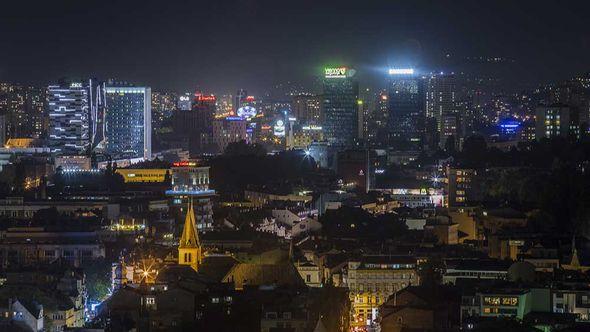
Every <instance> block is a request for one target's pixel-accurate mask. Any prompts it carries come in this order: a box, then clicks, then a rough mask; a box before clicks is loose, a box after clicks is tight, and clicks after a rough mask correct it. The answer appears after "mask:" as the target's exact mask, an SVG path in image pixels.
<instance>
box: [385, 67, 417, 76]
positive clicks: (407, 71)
mask: <svg viewBox="0 0 590 332" xmlns="http://www.w3.org/2000/svg"><path fill="white" fill-rule="evenodd" d="M389 75H414V68H391V69H389Z"/></svg>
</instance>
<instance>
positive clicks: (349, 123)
mask: <svg viewBox="0 0 590 332" xmlns="http://www.w3.org/2000/svg"><path fill="white" fill-rule="evenodd" d="M354 74H355V70H354V69H350V68H346V67H338V68H325V69H324V84H323V85H324V89H323V90H324V91H323V96H322V114H323V116H324V125H323V127H324V137H325V138H326V140H327V141H328V142H329V143H330V144H332V145H334V146H340V147H350V146H353V145H354V141H355V139H356V138H357V137H358V98H359V87H358V83H357V81H356V80H355V79H354Z"/></svg>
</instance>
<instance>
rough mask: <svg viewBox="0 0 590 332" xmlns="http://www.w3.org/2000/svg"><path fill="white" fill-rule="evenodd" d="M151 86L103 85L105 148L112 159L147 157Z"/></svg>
mask: <svg viewBox="0 0 590 332" xmlns="http://www.w3.org/2000/svg"><path fill="white" fill-rule="evenodd" d="M151 104H152V103H151V89H150V88H148V87H114V86H107V87H105V111H104V133H105V141H104V151H105V153H106V154H108V155H110V156H111V158H113V159H133V158H143V159H150V158H151V155H152V129H151V125H152V120H151V114H152V107H151Z"/></svg>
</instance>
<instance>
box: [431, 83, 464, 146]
mask: <svg viewBox="0 0 590 332" xmlns="http://www.w3.org/2000/svg"><path fill="white" fill-rule="evenodd" d="M455 93H456V83H455V77H454V75H452V74H451V75H445V74H440V75H432V76H430V77H428V78H426V118H427V121H429V119H433V120H434V122H435V123H436V126H433V127H432V129H435V130H436V134H437V135H436V136H438V144H439V146H440V147H444V146H445V144H446V141H447V139H448V138H449V137H450V136H453V137H454V139H455V142H459V137H458V136H459V134H460V131H459V128H460V123H459V121H460V117H459V111H458V109H457V105H456V102H455ZM430 134H432V133H430Z"/></svg>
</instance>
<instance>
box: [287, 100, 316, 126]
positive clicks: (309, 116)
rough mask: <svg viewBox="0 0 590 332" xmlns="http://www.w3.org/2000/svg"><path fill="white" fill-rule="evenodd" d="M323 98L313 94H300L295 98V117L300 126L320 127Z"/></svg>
mask: <svg viewBox="0 0 590 332" xmlns="http://www.w3.org/2000/svg"><path fill="white" fill-rule="evenodd" d="M320 104H321V98H320V97H319V96H316V95H313V94H299V95H296V96H293V115H294V116H295V118H297V121H298V122H299V123H300V124H305V125H320V124H321V123H322V116H321V107H320Z"/></svg>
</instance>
